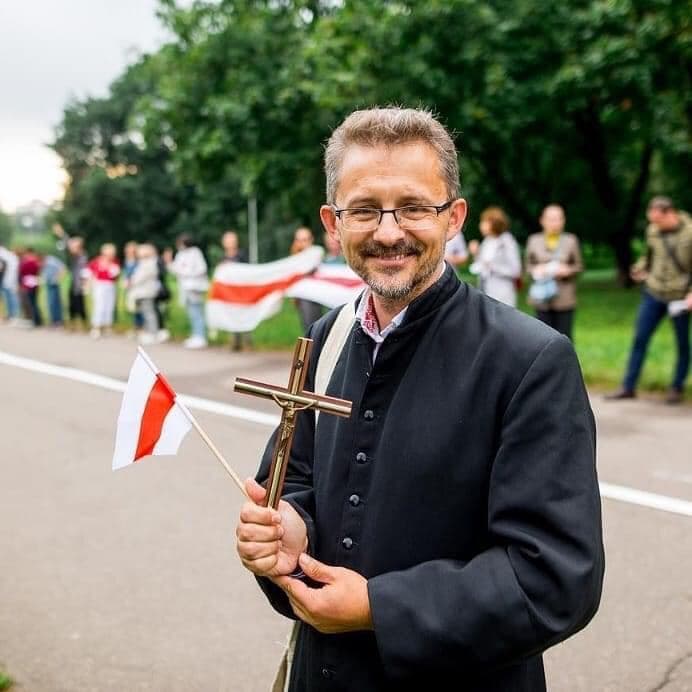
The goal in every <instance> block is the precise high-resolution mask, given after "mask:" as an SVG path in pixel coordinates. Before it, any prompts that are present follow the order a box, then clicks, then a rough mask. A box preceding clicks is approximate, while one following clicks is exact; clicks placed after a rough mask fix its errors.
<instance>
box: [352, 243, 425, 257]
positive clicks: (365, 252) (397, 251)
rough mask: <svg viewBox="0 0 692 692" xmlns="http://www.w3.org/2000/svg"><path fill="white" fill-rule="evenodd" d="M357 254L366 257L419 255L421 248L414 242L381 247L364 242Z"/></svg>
mask: <svg viewBox="0 0 692 692" xmlns="http://www.w3.org/2000/svg"><path fill="white" fill-rule="evenodd" d="M358 252H359V254H360V255H361V256H367V257H396V256H397V255H421V254H422V253H423V248H422V247H421V245H420V244H419V243H416V242H415V241H411V240H409V241H406V240H400V241H399V242H398V243H397V244H396V245H382V244H381V243H378V242H377V241H374V240H367V241H366V242H364V243H363V244H362V245H361V246H360V248H359V249H358Z"/></svg>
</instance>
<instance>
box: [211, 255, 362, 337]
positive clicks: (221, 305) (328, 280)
mask: <svg viewBox="0 0 692 692" xmlns="http://www.w3.org/2000/svg"><path fill="white" fill-rule="evenodd" d="M323 254H324V250H323V249H322V248H321V247H318V246H312V247H309V248H307V249H305V250H303V251H302V252H300V253H298V254H296V255H291V256H290V257H285V258H283V259H280V260H277V261H275V262H266V263H264V264H241V263H237V262H224V263H222V264H220V265H219V266H218V267H217V268H216V270H215V272H214V277H213V279H212V284H211V289H210V292H209V296H208V299H207V308H206V310H207V324H208V325H209V327H210V328H212V329H223V330H225V331H229V332H249V331H252V330H253V329H255V327H256V326H257V325H258V324H259V323H260V322H262V321H263V320H266V319H267V318H269V317H272V316H273V315H275V314H276V313H277V312H279V310H280V309H281V304H282V301H283V299H284V297H293V298H304V299H306V300H312V301H315V302H316V303H320V304H322V305H325V306H326V307H329V308H332V307H337V306H339V305H343V304H344V303H347V302H348V301H350V300H355V298H356V296H357V295H358V293H360V291H362V290H363V287H364V285H365V284H364V283H363V281H362V280H361V279H360V278H359V277H358V276H357V275H356V274H355V273H354V272H353V271H352V270H351V269H350V268H349V267H348V266H347V265H345V264H334V265H332V264H322V257H323Z"/></svg>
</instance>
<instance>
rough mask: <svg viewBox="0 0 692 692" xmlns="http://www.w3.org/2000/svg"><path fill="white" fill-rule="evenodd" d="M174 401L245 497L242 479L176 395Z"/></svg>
mask: <svg viewBox="0 0 692 692" xmlns="http://www.w3.org/2000/svg"><path fill="white" fill-rule="evenodd" d="M175 403H176V404H178V406H180V410H181V411H182V412H183V413H184V414H185V416H186V417H187V419H188V420H189V421H190V423H192V427H193V428H194V429H195V430H196V431H197V432H198V433H199V436H200V437H201V438H202V439H203V440H204V442H205V444H206V445H207V447H209V449H210V450H211V453H212V454H213V455H214V456H215V457H216V458H217V459H218V460H219V462H220V463H221V466H223V467H224V468H225V469H226V471H227V473H228V475H229V476H230V477H231V478H232V479H233V481H234V482H235V484H236V485H237V486H238V487H239V488H240V492H241V493H243V495H245V496H246V497H247V493H246V492H245V484H244V483H243V481H241V480H240V476H238V474H237V473H236V472H235V471H234V470H233V469H232V468H231V467H230V466H229V464H228V462H227V461H226V460H225V459H224V458H223V454H221V452H219V450H218V449H217V447H216V445H215V444H214V443H213V442H212V441H211V439H210V437H209V435H207V433H205V432H204V430H202V426H201V425H200V424H199V423H198V422H197V420H196V419H195V417H194V416H193V415H192V414H191V413H190V411H189V410H188V408H187V406H185V404H183V403H182V402H181V401H180V400H179V399H178V398H177V397H176V400H175Z"/></svg>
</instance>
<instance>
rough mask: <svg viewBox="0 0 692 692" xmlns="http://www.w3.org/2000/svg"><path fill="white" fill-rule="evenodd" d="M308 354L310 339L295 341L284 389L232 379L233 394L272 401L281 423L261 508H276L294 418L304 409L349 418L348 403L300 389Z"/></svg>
mask: <svg viewBox="0 0 692 692" xmlns="http://www.w3.org/2000/svg"><path fill="white" fill-rule="evenodd" d="M311 350H312V339H305V338H300V339H298V342H297V343H296V348H295V350H294V351H293V362H292V363H291V374H290V376H289V379H288V387H279V386H277V385H273V384H265V383H264V382H257V381H255V380H247V379H245V378H243V377H236V378H235V382H234V384H233V390H234V391H236V392H241V393H243V394H253V395H254V396H260V397H262V398H264V399H273V400H274V401H275V402H276V403H277V404H278V405H279V406H280V407H281V422H280V423H279V430H278V433H277V436H276V445H275V446H274V454H273V456H272V464H271V468H270V469H269V478H268V479H267V494H266V495H265V496H264V505H265V507H272V508H274V509H276V508H277V507H278V506H279V500H280V499H281V490H282V488H283V485H284V478H285V476H286V468H287V467H288V457H289V454H290V451H291V443H292V441H293V433H294V432H295V429H296V417H297V415H298V414H299V413H300V412H301V411H305V410H307V409H313V410H314V411H319V412H320V413H331V414H333V415H335V416H342V417H344V418H348V417H349V416H350V415H351V405H352V404H351V402H350V401H347V400H346V399H336V398H334V397H331V396H322V395H320V394H314V393H313V392H308V391H305V390H304V389H303V386H304V385H305V377H306V375H307V373H308V362H309V360H310V351H311Z"/></svg>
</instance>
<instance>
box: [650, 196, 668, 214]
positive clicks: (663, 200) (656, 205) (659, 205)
mask: <svg viewBox="0 0 692 692" xmlns="http://www.w3.org/2000/svg"><path fill="white" fill-rule="evenodd" d="M647 209H660V210H661V211H669V210H670V209H675V205H674V204H673V200H672V199H671V198H670V197H665V196H663V195H656V197H652V198H651V200H650V202H649V204H648V206H647Z"/></svg>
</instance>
